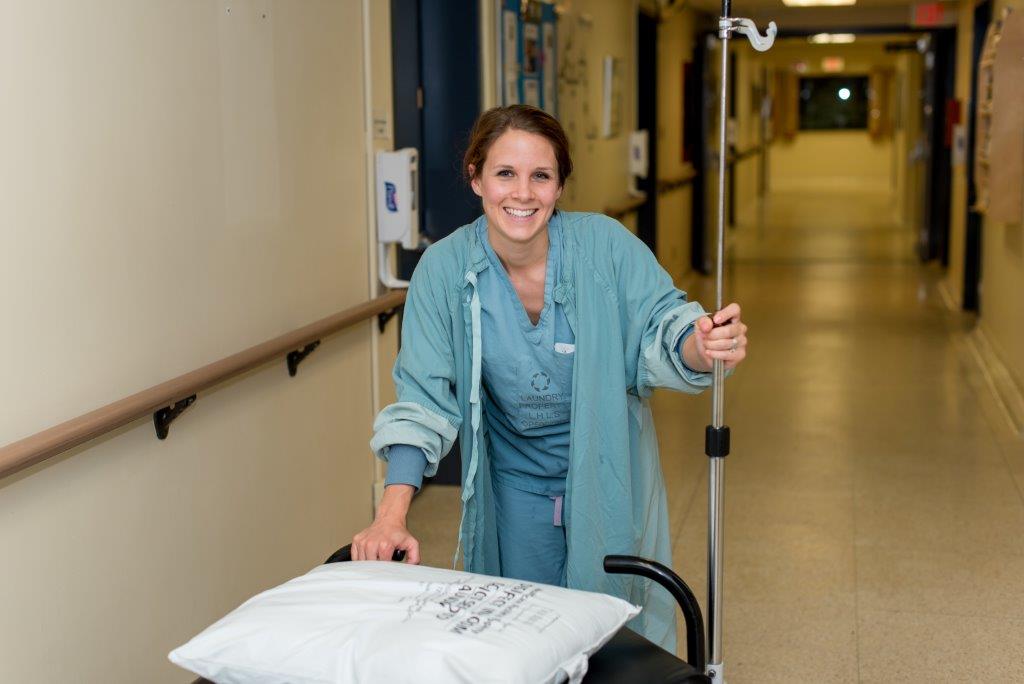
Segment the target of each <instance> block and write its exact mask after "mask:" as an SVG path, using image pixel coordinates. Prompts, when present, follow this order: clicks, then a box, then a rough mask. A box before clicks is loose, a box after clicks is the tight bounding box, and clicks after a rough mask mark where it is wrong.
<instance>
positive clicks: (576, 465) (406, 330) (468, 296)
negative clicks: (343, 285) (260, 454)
mask: <svg viewBox="0 0 1024 684" xmlns="http://www.w3.org/2000/svg"><path fill="white" fill-rule="evenodd" d="M482 221H486V217H484V216H481V217H480V218H478V219H477V221H476V222H475V223H474V224H470V225H467V226H463V227H462V228H460V229H458V230H457V231H455V232H454V233H452V234H451V235H450V236H448V237H447V238H445V239H444V240H441V241H439V242H437V243H436V244H434V245H432V246H431V247H430V248H429V249H428V250H427V251H426V253H425V254H424V255H423V258H422V259H421V260H420V263H419V265H418V267H417V268H416V272H415V273H414V274H413V278H412V282H411V284H410V286H409V296H408V299H407V301H406V304H405V315H404V322H403V325H402V349H401V351H400V353H399V355H398V359H397V361H396V363H395V369H394V379H395V386H396V390H397V395H398V401H397V403H395V404H392V405H390V406H388V407H387V408H385V409H384V410H382V411H381V413H380V415H379V416H378V417H377V420H376V421H375V423H374V436H373V439H372V440H371V442H370V445H371V448H372V449H373V450H374V452H375V453H376V454H377V455H378V456H379V457H381V458H383V459H387V456H388V447H389V446H390V445H392V444H410V445H413V446H418V447H420V448H422V449H423V451H424V453H425V454H426V457H427V461H428V466H427V471H426V475H427V476H431V475H433V474H434V473H435V472H436V471H437V463H438V461H439V460H440V459H441V458H442V457H443V456H444V455H445V454H446V453H447V452H448V451H449V450H450V449H451V447H452V444H453V443H454V441H455V437H456V435H458V437H459V444H460V447H461V450H462V501H463V508H462V522H461V525H460V529H459V543H460V545H461V549H462V552H463V561H464V566H465V568H466V569H467V570H469V571H470V572H478V573H483V574H489V575H496V574H498V573H499V565H498V543H497V531H496V529H495V517H494V504H493V501H492V494H491V473H490V468H489V462H488V458H487V454H488V450H487V425H486V421H485V419H484V412H483V411H482V404H481V402H483V401H486V400H487V397H486V394H485V393H484V392H482V391H481V385H480V364H481V351H480V350H481V342H480V300H479V297H478V295H477V292H476V282H477V274H478V273H480V272H481V271H483V270H484V269H486V268H489V267H490V266H489V262H488V259H487V256H486V253H485V252H484V248H483V246H482V245H481V244H480V241H479V239H478V238H477V235H476V231H475V229H474V228H475V226H476V225H477V224H479V223H480V222H482ZM551 221H560V222H561V227H562V260H563V262H562V273H561V278H560V279H559V282H558V283H557V284H555V288H554V299H555V301H557V302H559V303H560V304H562V305H563V306H564V307H565V311H566V315H567V317H568V320H569V325H570V326H571V327H572V329H573V332H574V334H575V336H576V361H575V367H574V370H573V390H572V412H571V425H572V433H571V438H570V442H571V444H570V459H569V474H568V478H567V480H566V495H565V504H564V516H565V517H564V522H565V531H566V545H567V552H568V558H567V561H566V580H567V584H568V586H569V587H571V588H575V589H584V590H587V591H598V592H603V593H606V594H611V595H614V596H618V597H621V598H623V599H625V600H627V601H630V602H631V603H634V604H636V605H639V606H642V607H643V611H642V612H641V613H640V615H639V616H637V617H636V618H635V619H634V620H633V621H632V622H631V623H630V625H629V626H630V627H631V628H632V629H634V630H635V631H637V632H639V633H640V634H642V635H643V636H645V637H646V638H647V639H649V640H651V641H653V642H654V643H656V644H659V645H660V646H662V647H663V648H665V649H666V650H668V651H670V652H672V653H674V652H675V650H676V637H675V604H674V602H673V600H672V598H671V596H670V595H669V593H668V592H667V591H665V590H664V589H662V588H661V587H659V586H657V585H655V584H654V583H653V582H651V581H649V580H646V579H642V578H638V577H631V576H625V575H607V574H605V572H604V569H603V559H604V556H605V555H607V554H628V555H638V556H642V557H644V558H649V559H653V560H657V561H659V562H661V563H664V564H665V565H668V566H671V564H672V554H671V548H670V542H669V525H668V504H667V501H666V497H665V485H664V481H663V480H662V475H661V464H660V462H659V460H658V441H657V437H656V435H655V432H654V423H653V420H652V415H651V410H650V406H649V404H648V398H649V397H650V395H651V392H652V391H653V390H654V388H656V387H667V388H671V389H674V390H679V391H682V392H690V393H696V392H699V391H701V390H702V389H703V388H705V387H707V386H708V385H709V384H710V383H711V374H710V373H696V372H694V371H692V370H690V369H688V368H687V367H686V366H685V365H683V363H682V359H680V358H679V354H678V353H677V352H676V351H675V350H676V344H677V343H678V342H679V340H680V338H681V337H682V335H683V333H684V332H685V331H686V329H687V328H688V327H689V326H690V325H692V324H693V322H694V321H695V320H696V319H697V318H699V317H700V316H702V315H704V310H703V309H702V308H701V306H700V305H699V304H697V303H695V302H687V301H686V294H685V293H684V292H682V291H681V290H678V289H676V288H675V286H674V285H673V283H672V279H671V277H670V276H669V275H668V273H666V272H665V270H664V269H663V268H661V266H660V265H659V264H658V262H657V260H656V259H655V257H654V255H653V254H651V252H650V250H649V249H648V248H647V246H646V245H644V244H643V243H642V242H641V241H640V240H639V239H637V238H636V237H635V236H634V235H633V234H632V233H630V232H629V231H628V230H627V229H626V228H624V227H623V226H622V225H621V224H620V223H618V222H617V221H615V220H613V219H610V218H608V217H606V216H602V215H600V214H585V213H567V212H561V211H559V212H556V213H555V214H554V215H553V216H552V218H551ZM694 439H695V444H696V443H697V441H698V440H699V438H698V437H697V436H695V437H694ZM695 448H696V447H695ZM457 555H458V552H456V556H457Z"/></svg>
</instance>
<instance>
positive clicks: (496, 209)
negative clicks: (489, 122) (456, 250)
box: [470, 129, 562, 244]
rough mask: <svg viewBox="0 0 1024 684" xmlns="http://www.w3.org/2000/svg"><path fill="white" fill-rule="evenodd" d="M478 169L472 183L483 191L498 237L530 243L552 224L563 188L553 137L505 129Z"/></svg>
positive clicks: (489, 215)
mask: <svg viewBox="0 0 1024 684" xmlns="http://www.w3.org/2000/svg"><path fill="white" fill-rule="evenodd" d="M470 172H471V173H472V172H473V171H472V170H471V171H470ZM475 175H476V177H475V178H474V179H473V180H472V181H471V183H470V185H472V186H473V192H475V193H476V194H477V195H479V196H480V199H481V200H482V202H483V206H484V214H485V215H486V216H487V224H488V227H489V228H490V229H491V230H492V231H495V232H496V233H497V235H496V237H499V238H501V239H503V240H507V241H509V242H512V243H519V244H525V243H529V242H531V241H532V240H533V239H534V238H536V237H537V236H538V235H539V234H540V233H542V232H543V231H545V230H546V229H547V225H548V219H549V218H551V214H552V213H553V212H554V210H555V202H557V201H558V198H559V197H560V196H561V194H562V188H561V187H560V186H559V183H558V162H557V161H556V160H555V150H554V148H553V147H552V146H551V143H550V142H548V140H547V138H545V137H544V136H541V135H537V134H536V133H527V132H525V131H520V130H516V129H509V130H507V131H505V133H503V134H502V135H501V137H499V138H498V139H497V140H495V141H494V143H493V144H492V145H491V149H490V150H489V151H488V152H487V158H486V159H485V160H484V168H483V169H482V170H481V171H480V173H478V174H475Z"/></svg>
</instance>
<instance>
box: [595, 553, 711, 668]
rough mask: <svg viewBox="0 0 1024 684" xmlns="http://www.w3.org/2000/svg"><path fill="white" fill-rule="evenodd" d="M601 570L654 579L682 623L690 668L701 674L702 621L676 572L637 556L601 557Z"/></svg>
mask: <svg viewBox="0 0 1024 684" xmlns="http://www.w3.org/2000/svg"><path fill="white" fill-rule="evenodd" d="M604 571H605V572H607V573H608V574H609V575H638V576H640V577H646V578H647V579H649V580H654V581H655V582H657V583H658V584H660V585H661V586H663V587H665V588H666V589H668V591H669V593H670V594H672V597H673V598H675V600H676V603H678V604H679V609H680V610H682V611H683V620H685V622H686V658H687V662H688V663H689V664H690V666H691V667H692V668H693V669H695V670H697V671H698V672H704V669H705V664H706V662H707V654H706V653H705V647H704V618H703V616H702V614H701V612H700V604H698V603H697V597H696V596H694V595H693V591H691V590H690V587H688V586H687V585H686V582H684V581H683V580H682V578H680V577H679V575H677V574H676V573H674V572H672V571H671V570H670V569H669V568H666V567H665V566H664V565H662V564H661V563H658V562H655V561H652V560H647V559H646V558H640V557H638V556H605V557H604Z"/></svg>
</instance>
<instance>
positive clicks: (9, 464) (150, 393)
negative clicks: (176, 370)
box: [0, 290, 405, 478]
mask: <svg viewBox="0 0 1024 684" xmlns="http://www.w3.org/2000/svg"><path fill="white" fill-rule="evenodd" d="M404 302H405V290H394V291H391V292H389V293H388V294H386V295H383V296H381V297H377V298H376V299H372V300H370V301H368V302H365V303H363V304H360V305H358V306H354V307H352V308H350V309H345V310H344V311H339V312H338V313H336V314H334V315H332V316H328V317H327V318H323V319H321V320H319V321H316V322H315V323H310V324H309V325H306V326H303V327H301V328H299V329H297V330H293V331H292V332H290V333H286V334H284V335H281V336H280V337H275V338H274V339H272V340H268V341H267V342H264V343H262V344H257V345H256V346H254V347H250V348H248V349H246V350H244V351H241V352H238V353H237V354H232V355H231V356H228V357H226V358H223V359H221V360H220V361H214V362H213V363H211V364H208V365H206V366H203V367H202V368H198V369H196V370H194V371H192V372H190V373H185V374H184V375H179V376H178V377H176V378H174V379H172V380H168V381H167V382H162V383H160V384H159V385H156V386H154V387H150V388H149V389H147V390H143V391H141V392H138V393H137V394H133V395H131V396H129V397H125V398H124V399H120V400H118V401H115V402H114V403H112V404H107V405H106V406H104V407H102V408H98V409H96V410H95V411H90V412H89V413H86V414H85V415H82V416H79V417H78V418H72V419H71V420H69V421H67V422H64V423H61V424H60V425H56V426H54V427H52V428H49V429H47V430H43V431H42V432H38V433H36V434H34V435H32V436H30V437H26V438H25V439H22V440H19V441H17V442H13V443H11V444H8V445H7V446H5V447H3V448H0V478H4V477H6V476H8V475H13V474H14V473H16V472H18V471H19V470H22V469H24V468H28V467H29V466H32V465H35V464H36V463H39V462H40V461H44V460H46V459H48V458H50V457H51V456H56V455H57V454H59V453H61V452H63V451H67V450H68V449H71V448H73V447H76V446H78V445H79V444H82V443H84V442H88V441H89V440H91V439H95V438H96V437H99V436H100V435H102V434H104V433H107V432H110V431H111V430H116V429H117V428H119V427H121V426H122V425H125V424H127V423H130V422H132V421H133V420H137V419H139V418H143V417H149V416H150V415H151V414H152V413H153V412H154V411H156V410H158V409H161V408H164V407H166V406H169V405H171V404H173V403H175V402H177V401H180V400H182V399H185V398H186V397H190V396H192V395H193V394H197V393H198V392H201V391H203V390H205V389H208V388H210V387H213V386H214V385H217V384H220V383H222V382H224V381H225V380H228V379H230V378H232V377H234V376H236V375H239V374H241V373H245V372H246V371H249V370H252V369H253V368H256V367H258V366H262V365H263V364H264V363H267V362H268V361H271V360H280V359H282V358H283V357H284V356H285V355H286V354H287V353H288V352H290V351H294V350H296V349H299V348H301V347H303V346H305V345H306V344H309V343H311V342H314V341H316V340H319V339H321V338H323V337H326V336H328V335H331V334H332V333H336V332H338V331H339V330H342V329H344V328H347V327H349V326H352V325H355V324H356V323H359V322H361V321H365V320H368V319H370V318H372V317H374V316H376V315H378V314H381V313H384V312H386V311H391V310H393V309H396V308H398V307H399V306H401V305H402V304H403V303H404Z"/></svg>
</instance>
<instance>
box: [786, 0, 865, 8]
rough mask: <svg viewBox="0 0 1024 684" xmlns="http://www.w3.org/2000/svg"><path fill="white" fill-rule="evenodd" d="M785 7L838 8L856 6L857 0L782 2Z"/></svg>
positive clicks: (789, 0)
mask: <svg viewBox="0 0 1024 684" xmlns="http://www.w3.org/2000/svg"><path fill="white" fill-rule="evenodd" d="M782 4H783V5H785V6H786V7H840V6H843V5H856V4H857V0H782Z"/></svg>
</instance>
